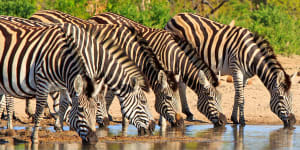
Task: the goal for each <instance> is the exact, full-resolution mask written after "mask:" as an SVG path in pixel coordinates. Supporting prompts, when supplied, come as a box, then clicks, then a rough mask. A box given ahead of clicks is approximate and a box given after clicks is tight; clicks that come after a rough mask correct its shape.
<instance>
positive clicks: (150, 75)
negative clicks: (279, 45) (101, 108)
mask: <svg viewBox="0 0 300 150" xmlns="http://www.w3.org/2000/svg"><path fill="white" fill-rule="evenodd" d="M30 20H34V21H40V22H45V23H73V24H75V25H78V26H86V25H88V24H90V22H88V21H86V20H82V19H79V18H76V17H74V16H71V15H69V14H66V13H63V12H60V11H57V10H42V11H39V12H36V13H35V14H33V15H32V16H31V17H30ZM101 26H102V27H103V31H102V32H101V33H99V34H103V35H106V36H110V37H116V38H117V39H121V40H119V41H118V43H120V45H123V50H124V51H125V52H126V53H127V55H128V56H129V58H130V59H131V60H133V61H134V62H135V63H136V65H137V66H138V67H139V68H140V69H141V71H142V72H143V73H144V75H145V77H146V78H147V80H148V82H149V84H150V85H151V87H152V89H153V92H154V94H155V110H156V111H157V112H158V113H159V114H160V115H161V116H163V118H165V119H166V120H167V121H168V122H170V123H171V125H172V126H176V127H179V126H183V123H184V122H183V119H182V117H181V115H180V114H179V113H178V112H177V111H176V108H177V106H176V105H177V103H176V102H177V99H178V98H177V96H176V94H175V92H176V91H177V84H176V83H177V82H178V81H176V78H175V77H174V75H173V74H172V73H170V72H164V70H163V68H162V67H161V65H160V63H159V61H158V60H157V59H156V57H155V55H154V54H153V52H152V51H151V50H150V48H149V47H146V48H143V49H142V47H140V46H139V45H142V46H143V45H147V42H146V41H143V38H140V39H139V41H141V42H139V43H136V42H134V41H133V40H132V38H131V37H130V36H129V35H128V33H130V32H128V29H129V30H134V29H133V28H132V29H131V28H128V27H127V26H122V25H118V28H116V27H115V25H101ZM136 47H137V48H136ZM144 47H145V46H144ZM106 95H112V94H111V92H110V91H108V93H107V94H106ZM113 98H114V96H106V101H107V102H108V103H109V104H110V103H111V101H112V100H113Z"/></svg>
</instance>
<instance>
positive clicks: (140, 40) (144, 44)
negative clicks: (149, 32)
mask: <svg viewBox="0 0 300 150" xmlns="http://www.w3.org/2000/svg"><path fill="white" fill-rule="evenodd" d="M128 28H129V29H130V30H132V31H133V32H135V34H136V38H137V41H138V43H139V45H141V48H142V51H144V52H146V53H147V55H148V57H149V58H150V59H149V61H150V63H151V64H152V66H153V67H154V68H156V69H157V70H162V71H164V72H165V73H166V75H167V82H168V84H169V86H170V87H171V89H172V90H177V88H178V84H177V81H176V79H175V74H174V73H172V72H170V71H166V70H164V69H163V67H162V66H161V64H160V62H159V61H158V60H157V58H156V55H155V54H154V52H153V51H152V50H151V49H152V48H151V47H150V46H148V44H149V43H148V42H147V41H146V40H145V39H144V38H143V36H142V35H141V34H142V33H139V32H137V31H136V30H135V29H134V28H133V27H128Z"/></svg>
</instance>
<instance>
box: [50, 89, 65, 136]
mask: <svg viewBox="0 0 300 150" xmlns="http://www.w3.org/2000/svg"><path fill="white" fill-rule="evenodd" d="M49 95H50V96H51V98H52V100H53V110H54V113H53V114H51V116H52V117H54V119H55V124H54V129H55V130H56V131H62V126H61V125H60V119H59V103H60V94H59V92H57V91H56V92H50V93H49Z"/></svg>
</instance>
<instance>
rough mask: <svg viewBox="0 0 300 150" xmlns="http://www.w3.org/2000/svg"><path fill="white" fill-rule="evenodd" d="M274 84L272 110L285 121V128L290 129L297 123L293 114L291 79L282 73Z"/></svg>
mask: <svg viewBox="0 0 300 150" xmlns="http://www.w3.org/2000/svg"><path fill="white" fill-rule="evenodd" d="M273 82H276V83H275V84H273V85H274V87H272V89H273V90H271V101H270V107H271V110H272V112H273V113H275V114H276V115H277V116H278V117H279V118H280V119H281V120H282V121H283V123H284V127H285V128H290V127H292V126H293V125H294V124H295V123H296V117H295V115H294V114H293V113H292V98H293V97H292V93H291V92H290V86H291V79H290V77H289V76H288V75H287V74H286V73H285V72H283V71H280V72H279V73H277V77H276V80H274V81H273Z"/></svg>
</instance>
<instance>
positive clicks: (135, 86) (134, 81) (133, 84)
mask: <svg viewBox="0 0 300 150" xmlns="http://www.w3.org/2000/svg"><path fill="white" fill-rule="evenodd" d="M130 85H131V87H132V88H133V90H134V91H136V90H137V89H138V88H139V83H138V81H137V79H136V77H131V78H130Z"/></svg>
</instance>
